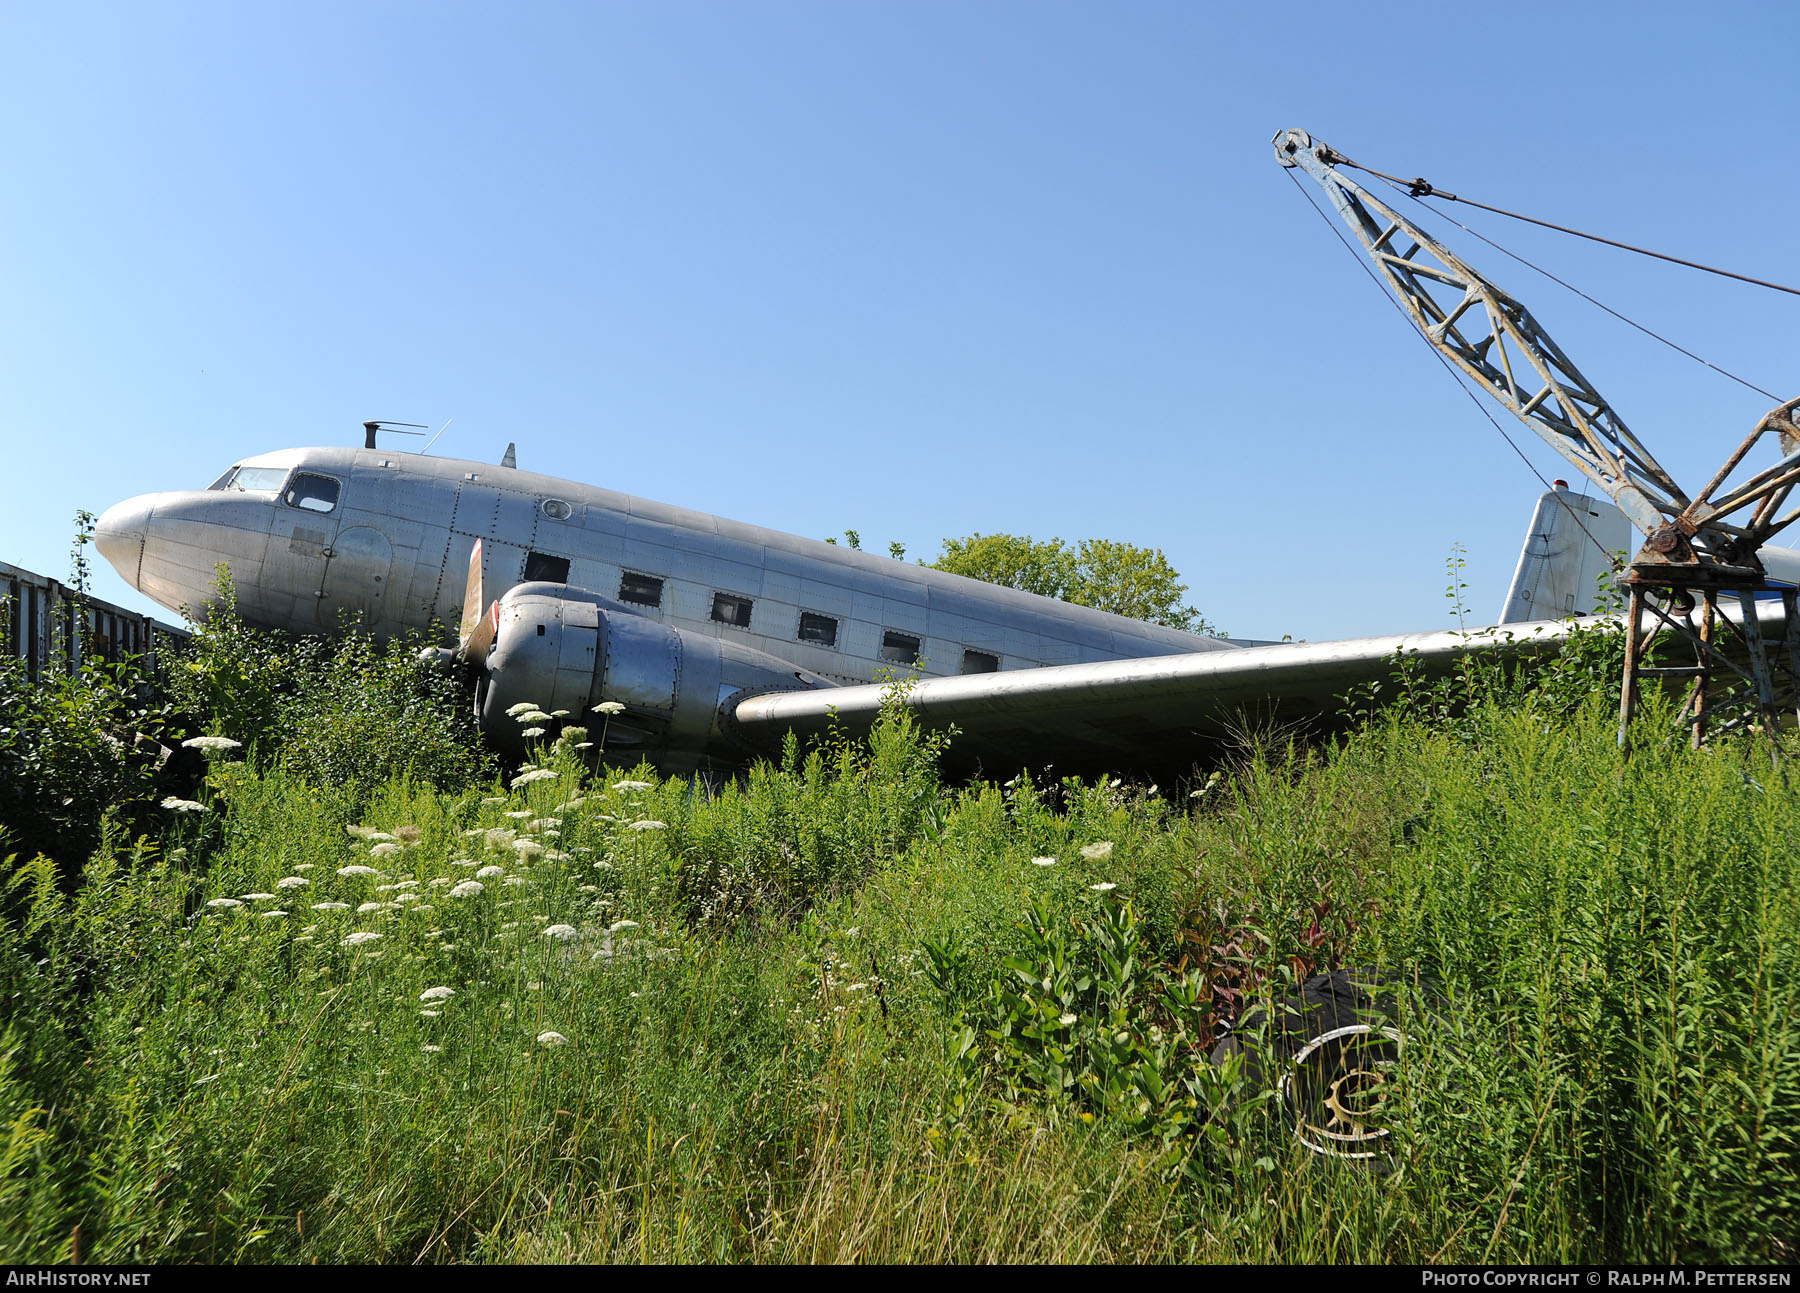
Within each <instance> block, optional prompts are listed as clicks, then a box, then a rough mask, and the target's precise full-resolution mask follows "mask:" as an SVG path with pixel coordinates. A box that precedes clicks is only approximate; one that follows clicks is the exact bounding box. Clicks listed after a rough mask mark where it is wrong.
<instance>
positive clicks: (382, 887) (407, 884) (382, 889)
mask: <svg viewBox="0 0 1800 1293" xmlns="http://www.w3.org/2000/svg"><path fill="white" fill-rule="evenodd" d="M418 887H419V882H418V881H417V880H396V881H394V883H392V884H378V885H376V886H375V892H376V893H393V892H394V891H395V890H396V889H417V888H418Z"/></svg>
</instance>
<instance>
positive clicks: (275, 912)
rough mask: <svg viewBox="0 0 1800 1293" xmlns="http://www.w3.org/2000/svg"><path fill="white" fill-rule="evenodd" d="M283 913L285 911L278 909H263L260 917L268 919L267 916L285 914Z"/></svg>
mask: <svg viewBox="0 0 1800 1293" xmlns="http://www.w3.org/2000/svg"><path fill="white" fill-rule="evenodd" d="M285 915H287V913H286V912H285V911H280V910H276V911H265V912H264V913H263V914H262V918H263V919H264V920H267V919H268V918H269V917H271V916H285Z"/></svg>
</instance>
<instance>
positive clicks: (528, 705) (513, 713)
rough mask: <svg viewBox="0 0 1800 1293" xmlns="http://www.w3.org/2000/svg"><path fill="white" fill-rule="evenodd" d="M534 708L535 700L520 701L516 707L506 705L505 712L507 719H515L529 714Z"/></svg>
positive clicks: (535, 705) (535, 706)
mask: <svg viewBox="0 0 1800 1293" xmlns="http://www.w3.org/2000/svg"><path fill="white" fill-rule="evenodd" d="M536 708H537V702H536V701H535V700H522V701H520V702H519V703H518V704H516V705H508V706H507V707H506V712H507V715H508V716H509V717H512V718H517V717H518V716H519V715H520V714H526V713H529V712H530V711H532V710H534V709H536Z"/></svg>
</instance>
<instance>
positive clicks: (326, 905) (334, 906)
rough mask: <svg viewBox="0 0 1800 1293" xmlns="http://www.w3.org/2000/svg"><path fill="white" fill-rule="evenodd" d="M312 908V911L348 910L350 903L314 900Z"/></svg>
mask: <svg viewBox="0 0 1800 1293" xmlns="http://www.w3.org/2000/svg"><path fill="white" fill-rule="evenodd" d="M312 909H313V910H314V911H349V910H350V904H349V903H347V902H315V903H314V904H313V905H312Z"/></svg>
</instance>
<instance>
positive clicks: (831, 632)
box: [800, 611, 837, 646]
mask: <svg viewBox="0 0 1800 1293" xmlns="http://www.w3.org/2000/svg"><path fill="white" fill-rule="evenodd" d="M800 641H802V642H816V643H818V645H820V646H836V645H837V621H836V620H834V619H832V618H831V616H829V615H814V614H813V613H812V612H811V611H801V612H800Z"/></svg>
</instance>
